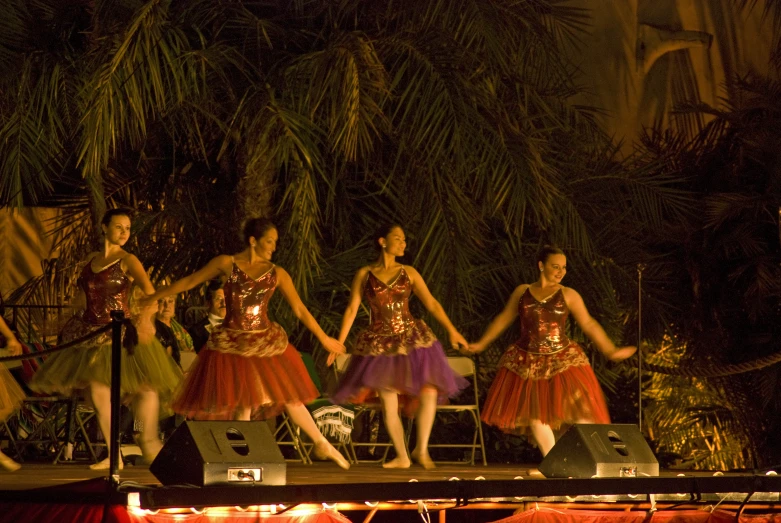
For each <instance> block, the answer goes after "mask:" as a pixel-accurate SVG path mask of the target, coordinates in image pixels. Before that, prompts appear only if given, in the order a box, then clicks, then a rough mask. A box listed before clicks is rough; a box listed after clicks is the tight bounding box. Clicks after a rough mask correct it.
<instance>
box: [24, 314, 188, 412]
mask: <svg viewBox="0 0 781 523" xmlns="http://www.w3.org/2000/svg"><path fill="white" fill-rule="evenodd" d="M100 327H102V326H101V325H92V324H89V323H86V322H84V321H83V320H82V318H81V316H80V315H77V316H74V317H72V318H71V319H70V320H69V321H68V323H67V324H66V325H65V327H64V328H63V330H62V332H61V333H60V341H59V344H60V345H61V344H64V343H68V342H69V341H70V340H74V339H77V338H81V337H83V336H86V335H87V334H89V333H90V332H93V331H95V330H96V329H99V328H100ZM123 335H124V333H123ZM181 379H182V371H181V369H180V368H179V366H178V365H176V362H175V361H174V360H173V358H171V356H170V355H169V354H168V352H166V350H165V348H164V347H163V346H162V345H161V344H160V342H159V341H157V338H154V337H152V338H151V339H150V340H145V341H143V342H139V343H138V344H137V345H136V346H135V347H134V350H133V354H132V355H131V354H129V353H128V351H127V349H124V348H123V349H122V374H121V381H120V385H121V391H122V395H123V396H132V395H134V394H135V393H137V392H139V391H141V390H147V389H149V388H151V389H153V390H156V391H157V393H158V395H159V396H160V402H161V404H162V403H165V402H167V400H169V399H170V398H171V396H172V395H173V392H174V390H176V388H177V387H178V386H179V382H180V381H181ZM92 381H95V382H98V383H103V384H105V385H111V331H108V332H104V333H102V334H98V335H97V336H96V337H94V338H91V339H89V340H87V341H85V342H84V343H81V344H79V345H76V346H74V347H71V348H68V349H65V350H63V351H62V352H57V353H54V354H52V355H51V356H49V357H48V358H47V359H46V361H45V362H44V363H43V365H42V366H41V367H40V368H39V369H38V371H37V372H36V373H35V375H33V379H32V381H31V382H30V388H31V389H32V390H34V391H36V392H41V393H45V394H70V393H71V391H73V390H74V389H84V388H86V387H87V386H88V385H89V383H90V382H92Z"/></svg>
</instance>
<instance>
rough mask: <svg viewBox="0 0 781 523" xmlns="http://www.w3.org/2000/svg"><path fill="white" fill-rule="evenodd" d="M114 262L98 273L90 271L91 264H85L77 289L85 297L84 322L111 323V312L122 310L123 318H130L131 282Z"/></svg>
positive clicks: (117, 262)
mask: <svg viewBox="0 0 781 523" xmlns="http://www.w3.org/2000/svg"><path fill="white" fill-rule="evenodd" d="M120 265H121V262H120V261H116V262H114V263H113V264H111V265H110V266H108V267H106V268H104V269H103V270H102V271H100V272H94V271H93V270H92V262H91V261H90V262H87V264H86V265H85V266H84V269H83V270H82V271H81V276H80V277H79V287H81V289H82V290H83V291H84V295H85V296H86V297H87V309H86V310H85V311H84V321H85V322H87V323H92V324H104V323H109V322H110V321H111V311H113V310H122V311H124V312H125V318H129V317H130V306H129V301H130V288H131V287H132V286H133V282H132V281H131V280H130V278H128V277H127V275H126V274H125V271H123V270H122V267H121V266H120Z"/></svg>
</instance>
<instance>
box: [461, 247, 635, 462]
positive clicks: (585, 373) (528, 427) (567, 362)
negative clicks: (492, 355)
mask: <svg viewBox="0 0 781 523" xmlns="http://www.w3.org/2000/svg"><path fill="white" fill-rule="evenodd" d="M537 266H538V267H539V269H540V279H539V280H538V281H537V282H535V283H532V284H523V285H520V286H518V287H517V288H516V289H515V291H514V292H513V293H512V295H511V296H510V299H509V301H508V302H507V305H506V306H505V307H504V310H503V311H502V312H501V313H500V314H499V315H498V316H497V317H496V318H494V319H493V321H492V322H491V324H490V325H488V328H486V330H485V333H483V336H482V338H480V340H479V341H478V342H476V343H472V344H470V345H469V352H473V353H474V352H481V351H483V350H485V349H486V347H488V345H489V344H490V343H491V342H492V341H493V340H495V339H496V338H497V337H498V336H499V335H500V334H501V333H502V332H504V331H505V330H506V329H507V327H509V326H510V325H511V324H512V323H513V322H514V321H515V319H516V318H517V317H519V316H520V322H521V337H520V339H518V341H516V342H515V343H513V344H512V345H510V347H509V348H508V349H507V350H506V351H505V353H504V355H503V356H502V359H501V360H500V361H499V370H498V372H497V374H496V378H495V379H494V382H493V384H492V385H491V389H490V390H489V392H488V397H487V398H486V400H485V405H484V406H483V414H482V419H483V421H485V422H486V423H488V424H489V425H494V426H496V427H498V428H499V429H501V430H502V431H503V432H508V433H513V434H518V433H522V432H527V431H529V432H531V434H532V436H533V437H534V439H535V440H536V441H537V445H538V446H539V447H540V450H541V451H542V455H543V456H545V455H546V454H547V453H548V451H549V450H550V449H551V448H552V447H553V445H554V443H555V442H556V441H555V437H554V433H553V431H554V430H556V429H558V428H559V427H560V426H561V425H562V424H572V423H610V417H609V415H608V411H607V405H606V403H605V397H604V395H603V394H602V389H601V387H600V386H599V382H597V378H596V376H595V375H594V371H593V370H592V369H591V366H590V365H589V362H588V358H587V357H586V354H585V353H584V352H583V349H582V348H581V347H580V346H579V345H578V344H577V343H575V342H574V341H572V340H570V339H569V338H567V335H566V334H565V324H566V322H567V317H568V316H569V314H570V313H571V314H572V316H573V317H574V318H575V320H576V321H577V322H578V325H579V326H580V328H581V330H583V333H584V334H586V336H588V337H589V339H591V341H593V342H594V345H596V346H597V348H598V349H599V351H600V352H602V353H603V354H604V355H605V356H606V357H607V358H608V359H610V360H612V361H620V360H623V359H626V358H628V357H630V356H632V355H633V354H634V353H635V351H636V350H637V348H636V347H620V348H617V347H616V346H615V345H614V344H613V342H612V341H611V340H610V338H608V337H607V335H606V334H605V331H604V330H603V329H602V327H601V326H600V325H599V323H597V322H596V320H595V319H594V318H592V317H591V315H589V313H588V310H586V305H585V304H584V303H583V299H582V298H581V297H580V294H578V293H577V292H575V291H574V290H573V289H570V288H569V287H564V286H563V285H561V280H562V278H564V275H565V274H566V273H567V258H566V257H565V256H564V253H563V252H562V251H561V249H558V248H557V247H551V246H545V247H543V249H542V251H541V252H540V254H539V256H538V257H537Z"/></svg>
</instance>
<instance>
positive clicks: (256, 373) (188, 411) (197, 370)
mask: <svg viewBox="0 0 781 523" xmlns="http://www.w3.org/2000/svg"><path fill="white" fill-rule="evenodd" d="M319 395H320V393H319V392H318V391H317V388H316V387H315V385H314V383H312V379H311V378H310V377H309V372H308V371H307V369H306V366H305V365H304V362H303V360H302V359H301V356H300V355H299V354H298V351H297V350H296V349H295V348H294V347H293V346H292V345H290V344H288V345H287V348H286V349H285V350H284V352H282V353H281V354H277V355H275V356H258V355H246V356H243V355H241V354H237V353H235V352H220V351H219V350H213V349H210V348H209V345H207V346H206V347H204V349H203V350H202V351H201V352H200V353H199V354H198V357H197V358H196V360H195V363H193V366H192V367H191V368H190V370H189V371H188V372H187V376H186V377H185V379H184V382H183V384H182V388H181V390H180V391H179V393H178V394H177V397H176V399H175V400H174V403H173V409H174V411H175V412H177V413H179V414H182V415H184V416H187V417H189V418H195V419H231V418H232V416H233V414H234V412H235V411H236V410H237V409H240V408H248V407H249V408H250V409H252V410H253V415H252V417H253V419H266V418H271V417H274V416H276V415H277V414H279V413H280V412H282V410H283V409H284V407H285V405H286V404H288V403H303V404H306V403H310V402H311V401H313V400H314V399H316V398H317V397H318V396H319Z"/></svg>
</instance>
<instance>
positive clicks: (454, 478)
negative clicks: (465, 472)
mask: <svg viewBox="0 0 781 523" xmlns="http://www.w3.org/2000/svg"><path fill="white" fill-rule="evenodd" d="M448 481H461V478H459V477H456V476H453V477H452V478H450V479H448Z"/></svg>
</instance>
